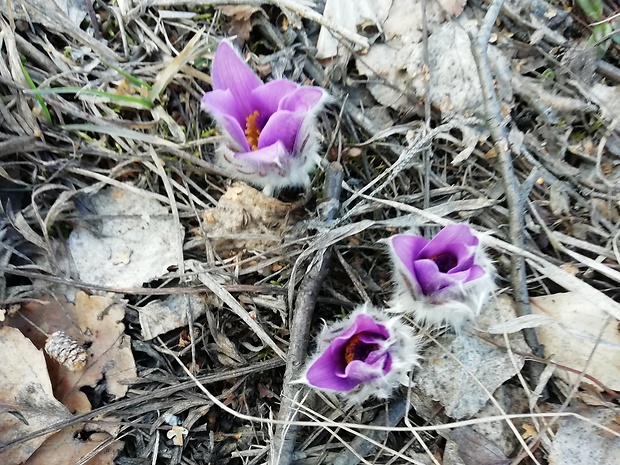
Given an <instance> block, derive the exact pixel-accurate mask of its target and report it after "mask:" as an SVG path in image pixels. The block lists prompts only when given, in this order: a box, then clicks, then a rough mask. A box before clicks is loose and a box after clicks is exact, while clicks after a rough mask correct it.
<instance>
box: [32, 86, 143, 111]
mask: <svg viewBox="0 0 620 465" xmlns="http://www.w3.org/2000/svg"><path fill="white" fill-rule="evenodd" d="M30 93H32V94H34V95H58V94H82V95H91V96H93V97H101V98H106V99H109V100H111V101H112V102H114V103H117V104H119V105H121V106H132V107H136V106H137V107H138V108H147V109H151V108H153V102H151V101H150V100H149V99H146V98H143V97H130V96H128V95H117V94H112V93H110V92H104V91H102V90H96V89H84V88H82V87H49V88H46V89H34V90H32V91H30Z"/></svg>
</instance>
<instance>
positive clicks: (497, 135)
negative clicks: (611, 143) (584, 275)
mask: <svg viewBox="0 0 620 465" xmlns="http://www.w3.org/2000/svg"><path fill="white" fill-rule="evenodd" d="M503 4H504V0H493V2H492V3H491V6H489V9H488V10H487V13H486V15H485V17H484V21H483V23H482V27H481V28H480V32H479V33H478V37H477V38H474V37H471V51H472V55H473V56H474V60H475V61H476V65H477V68H478V76H479V77H480V85H481V86H482V94H483V96H484V104H485V110H486V115H487V124H488V127H489V131H490V132H491V137H492V138H493V141H494V144H495V149H496V151H497V154H498V159H499V171H500V173H501V175H502V179H503V181H504V187H505V189H506V201H507V203H508V209H509V211H510V218H509V228H510V232H509V235H510V242H511V243H512V245H514V246H516V247H518V248H520V249H524V248H525V245H524V239H523V231H525V219H524V217H523V209H524V201H523V199H522V194H521V186H520V185H519V181H518V180H517V177H516V175H515V172H514V166H513V164H512V152H511V149H510V145H509V143H508V134H507V131H506V127H505V125H504V124H503V123H502V113H501V109H500V104H499V100H498V98H497V94H496V92H495V87H494V86H493V75H492V73H491V66H490V64H489V56H488V53H487V52H488V45H489V39H490V38H491V30H492V29H493V25H494V23H495V20H496V19H497V16H498V15H499V12H500V10H501V8H502V5H503ZM510 262H511V270H510V278H511V282H512V288H513V289H512V291H513V296H514V299H515V303H516V310H517V314H518V315H519V316H523V315H530V314H531V313H532V309H531V308H530V299H529V294H528V289H527V274H526V272H525V260H524V259H523V257H522V256H521V255H517V254H514V255H512V256H511V259H510ZM523 336H524V338H525V341H526V342H527V344H528V345H529V346H530V348H531V349H532V352H533V353H534V354H535V355H536V356H538V357H542V354H543V347H542V346H541V345H540V344H539V343H538V338H537V337H536V332H535V331H534V329H533V328H526V329H524V330H523ZM541 370H542V366H540V365H538V364H532V365H530V384H531V386H532V387H536V384H537V383H538V377H539V376H540V373H541Z"/></svg>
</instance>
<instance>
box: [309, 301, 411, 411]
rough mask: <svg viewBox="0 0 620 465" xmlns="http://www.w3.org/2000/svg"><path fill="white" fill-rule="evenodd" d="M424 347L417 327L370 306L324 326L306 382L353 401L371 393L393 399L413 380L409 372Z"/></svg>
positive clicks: (310, 363) (360, 399)
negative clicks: (397, 390)
mask: <svg viewBox="0 0 620 465" xmlns="http://www.w3.org/2000/svg"><path fill="white" fill-rule="evenodd" d="M418 347H419V343H418V340H417V339H416V338H415V337H414V336H413V333H412V330H411V328H410V327H409V326H406V325H404V324H403V323H402V322H401V320H400V318H399V317H388V316H386V315H385V313H384V312H382V311H380V310H378V309H376V308H373V307H370V306H368V305H364V306H361V307H358V308H357V309H356V310H355V311H354V312H353V313H352V314H351V315H350V316H349V317H347V318H346V319H344V320H342V321H339V322H336V323H334V324H332V325H326V326H325V327H324V328H323V330H322V332H321V334H320V335H319V338H318V347H317V350H318V352H317V354H316V355H315V357H314V358H313V359H312V360H311V361H310V362H309V363H308V366H307V368H306V371H305V375H304V379H303V381H304V382H306V383H307V384H309V385H311V386H313V387H315V388H318V389H324V390H328V391H336V392H338V393H340V394H342V395H343V396H346V397H348V398H349V399H350V400H351V401H353V402H360V401H362V400H364V399H366V398H367V397H369V396H371V395H372V396H375V397H378V398H387V397H389V395H390V394H391V392H392V390H393V389H394V388H395V387H396V386H398V385H399V384H400V383H403V382H406V381H407V376H406V375H407V372H408V371H409V370H410V369H411V368H412V367H413V366H414V365H415V364H416V363H417V360H418V358H419V356H418Z"/></svg>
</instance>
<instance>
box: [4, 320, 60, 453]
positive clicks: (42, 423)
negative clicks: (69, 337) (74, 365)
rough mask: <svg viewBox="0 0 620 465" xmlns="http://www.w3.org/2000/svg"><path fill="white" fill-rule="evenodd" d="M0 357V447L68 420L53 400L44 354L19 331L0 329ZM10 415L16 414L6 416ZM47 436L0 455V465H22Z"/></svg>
mask: <svg viewBox="0 0 620 465" xmlns="http://www.w3.org/2000/svg"><path fill="white" fill-rule="evenodd" d="M0 353H2V357H3V360H2V363H0V403H1V404H2V407H3V409H2V410H0V444H6V443H8V442H11V441H13V440H15V439H19V438H22V437H24V436H26V435H27V434H28V433H31V432H33V431H37V430H39V429H41V428H44V427H46V426H49V425H52V424H54V423H57V422H59V421H62V420H65V419H67V418H69V417H70V416H71V414H70V413H69V411H68V410H67V409H66V408H65V407H64V406H63V405H62V404H61V403H60V402H58V401H57V400H56V399H55V398H54V394H53V392H52V383H51V382H50V377H49V375H48V372H47V367H46V366H45V357H44V355H43V353H42V352H41V351H40V350H38V349H37V348H36V347H35V346H34V345H33V343H32V342H31V341H29V340H28V338H26V337H25V336H24V335H23V334H22V333H21V331H19V330H18V329H16V328H10V327H3V328H0ZM5 409H6V411H5ZM11 411H13V412H16V413H15V414H12V413H8V412H11ZM20 418H21V419H20ZM22 419H23V420H22ZM50 434H52V433H51V432H50V433H49V434H47V435H43V436H39V437H37V438H34V439H31V440H30V441H27V442H25V443H23V444H20V445H18V446H15V447H11V448H8V449H4V450H2V451H0V463H3V464H18V463H22V462H23V461H25V460H26V459H28V457H30V456H31V455H32V454H33V453H34V451H35V450H36V449H37V448H38V447H39V446H40V445H41V444H42V443H43V442H44V441H45V439H46V438H47V437H48V436H49V435H50Z"/></svg>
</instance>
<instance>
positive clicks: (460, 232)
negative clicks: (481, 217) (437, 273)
mask: <svg viewBox="0 0 620 465" xmlns="http://www.w3.org/2000/svg"><path fill="white" fill-rule="evenodd" d="M478 242H479V241H478V238H477V237H476V236H474V235H473V234H472V233H471V229H470V228H469V226H467V225H466V224H449V225H448V226H446V227H445V228H443V229H442V230H441V231H439V233H438V234H437V235H436V236H435V237H433V239H432V240H431V241H430V242H429V243H428V245H427V246H426V247H424V251H423V252H422V253H421V255H420V256H423V257H424V258H430V257H432V256H434V255H439V254H440V253H443V252H444V248H445V247H446V246H447V245H448V244H452V243H458V244H463V245H465V246H468V247H472V249H471V250H472V253H473V248H474V247H476V246H477V245H478Z"/></svg>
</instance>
